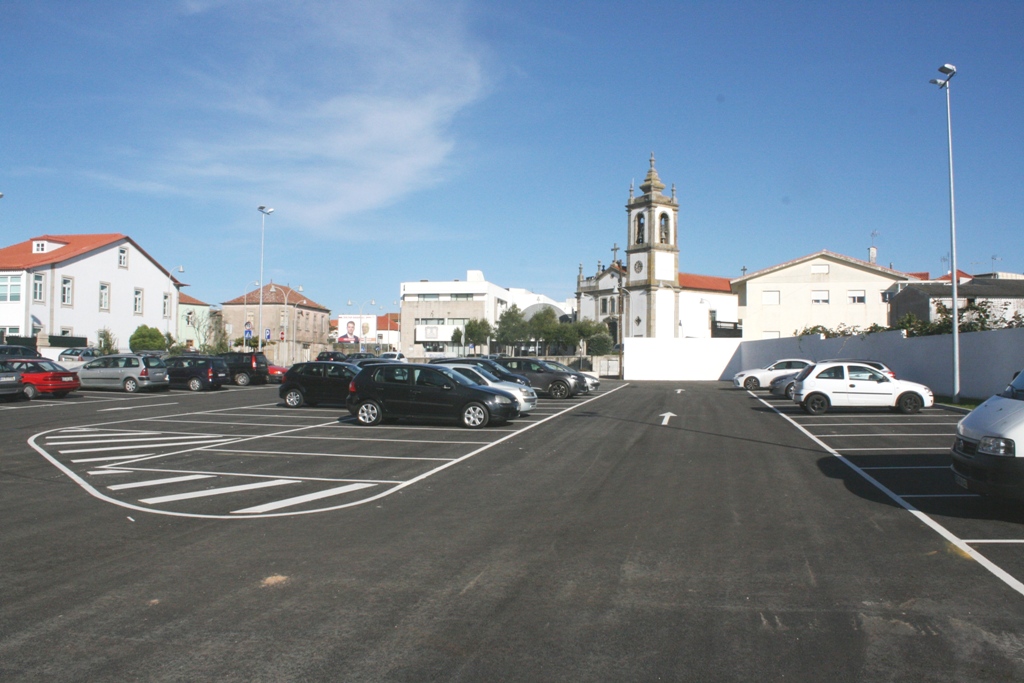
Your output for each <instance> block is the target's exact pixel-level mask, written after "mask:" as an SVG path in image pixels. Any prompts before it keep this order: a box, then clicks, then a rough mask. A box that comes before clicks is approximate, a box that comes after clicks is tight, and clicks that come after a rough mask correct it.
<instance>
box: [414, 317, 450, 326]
mask: <svg viewBox="0 0 1024 683" xmlns="http://www.w3.org/2000/svg"><path fill="white" fill-rule="evenodd" d="M413 324H414V325H444V318H416V321H415V322H414V323H413Z"/></svg>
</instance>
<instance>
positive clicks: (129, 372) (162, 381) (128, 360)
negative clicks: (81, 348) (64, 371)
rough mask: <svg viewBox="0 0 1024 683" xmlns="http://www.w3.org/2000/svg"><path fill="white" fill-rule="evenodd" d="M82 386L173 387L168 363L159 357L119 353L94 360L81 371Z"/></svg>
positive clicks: (128, 389) (79, 371) (132, 391)
mask: <svg viewBox="0 0 1024 683" xmlns="http://www.w3.org/2000/svg"><path fill="white" fill-rule="evenodd" d="M77 372H78V378H79V379H80V380H81V381H82V388H83V389H121V390H123V391H127V392H128V393H135V392H136V391H140V390H142V389H159V390H164V389H168V388H169V387H170V384H169V383H168V379H167V366H166V365H165V364H164V362H163V361H162V360H161V359H159V358H157V357H156V356H144V355H140V354H135V353H118V354H114V355H111V356H103V357H102V358H97V359H96V360H91V361H89V362H88V363H86V364H85V365H83V366H82V367H80V368H79V369H78V370H77Z"/></svg>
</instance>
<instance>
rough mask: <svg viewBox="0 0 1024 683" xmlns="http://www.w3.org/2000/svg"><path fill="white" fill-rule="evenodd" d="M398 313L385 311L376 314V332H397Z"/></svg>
mask: <svg viewBox="0 0 1024 683" xmlns="http://www.w3.org/2000/svg"><path fill="white" fill-rule="evenodd" d="M398 330H399V325H398V314H397V313H385V314H384V315H378V316H377V331H378V332H390V331H394V332H398Z"/></svg>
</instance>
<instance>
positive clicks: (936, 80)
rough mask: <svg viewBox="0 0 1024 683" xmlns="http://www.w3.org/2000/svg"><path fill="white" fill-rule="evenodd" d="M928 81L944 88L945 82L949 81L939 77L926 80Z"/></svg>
mask: <svg viewBox="0 0 1024 683" xmlns="http://www.w3.org/2000/svg"><path fill="white" fill-rule="evenodd" d="M928 82H929V83H931V84H932V85H937V86H939V88H945V87H946V84H947V83H949V81H948V80H945V81H944V80H942V79H941V78H933V79H932V80H930V81H928Z"/></svg>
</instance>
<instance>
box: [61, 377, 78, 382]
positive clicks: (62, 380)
mask: <svg viewBox="0 0 1024 683" xmlns="http://www.w3.org/2000/svg"><path fill="white" fill-rule="evenodd" d="M60 381H61V382H74V381H75V378H74V377H61V378H60Z"/></svg>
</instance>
